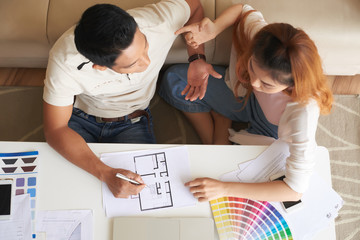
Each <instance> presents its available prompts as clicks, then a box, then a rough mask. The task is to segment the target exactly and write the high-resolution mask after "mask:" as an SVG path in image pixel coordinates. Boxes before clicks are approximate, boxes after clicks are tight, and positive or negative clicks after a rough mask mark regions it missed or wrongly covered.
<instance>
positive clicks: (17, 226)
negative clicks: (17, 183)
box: [0, 194, 32, 240]
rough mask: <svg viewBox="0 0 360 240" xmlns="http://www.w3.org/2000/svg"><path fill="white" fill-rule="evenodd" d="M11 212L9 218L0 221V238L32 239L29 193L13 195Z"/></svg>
mask: <svg viewBox="0 0 360 240" xmlns="http://www.w3.org/2000/svg"><path fill="white" fill-rule="evenodd" d="M11 212H12V214H11V218H10V219H9V220H1V221H0V239H16V240H29V239H32V232H31V216H30V195H29V194H22V195H17V196H13V199H12V205H11Z"/></svg>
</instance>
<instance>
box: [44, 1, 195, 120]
mask: <svg viewBox="0 0 360 240" xmlns="http://www.w3.org/2000/svg"><path fill="white" fill-rule="evenodd" d="M127 12H128V13H129V14H130V15H131V16H133V17H134V19H135V21H136V23H137V24H138V27H139V29H140V31H141V32H142V33H143V34H144V35H145V36H146V38H147V41H148V43H149V52H148V55H149V58H150V61H151V63H150V65H149V66H148V68H147V69H146V70H145V71H144V72H141V73H132V74H128V75H127V74H120V73H117V72H114V71H113V70H111V69H107V70H105V71H100V70H96V69H93V68H92V65H93V63H91V62H90V63H89V64H85V65H84V66H83V68H82V69H81V70H78V69H77V67H78V66H79V65H80V64H81V63H83V62H87V61H89V60H88V59H87V58H85V57H84V56H83V55H81V54H80V53H79V52H78V51H77V49H76V46H75V42H74V29H75V26H73V27H71V28H70V29H69V30H68V31H66V32H65V33H64V34H63V35H62V36H61V37H60V38H59V39H58V41H57V42H56V43H55V45H54V46H53V48H52V49H51V51H50V56H49V62H48V67H47V71H46V79H45V87H44V94H43V99H44V101H45V102H47V103H49V104H51V105H55V106H68V105H71V104H73V103H74V96H76V101H75V104H74V106H75V107H77V108H80V109H81V110H83V111H84V112H86V113H88V114H90V115H95V116H99V117H108V118H111V117H120V116H124V115H127V114H129V113H132V112H134V111H135V110H138V109H145V108H146V107H148V105H149V103H150V100H151V99H152V97H153V96H154V93H155V88H156V81H157V78H158V74H159V71H160V69H161V67H162V66H163V64H164V62H165V59H166V56H167V54H168V52H169V50H170V47H171V46H172V44H173V42H174V40H175V38H176V36H175V35H174V32H175V31H176V30H177V29H179V28H181V27H182V26H183V25H184V24H185V23H186V22H187V21H188V19H189V17H190V7H189V5H188V4H187V3H186V1H185V0H164V1H161V2H159V3H156V4H150V5H147V6H145V7H141V8H135V9H131V10H128V11H127Z"/></svg>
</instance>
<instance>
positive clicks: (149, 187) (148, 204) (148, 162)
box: [132, 152, 173, 211]
mask: <svg viewBox="0 0 360 240" xmlns="http://www.w3.org/2000/svg"><path fill="white" fill-rule="evenodd" d="M134 164H135V172H136V173H137V174H139V175H140V176H141V178H142V179H143V180H144V182H145V183H146V187H145V188H144V189H143V190H142V191H141V192H140V194H139V195H136V196H132V198H138V199H139V204H140V210H141V211H147V210H153V209H158V208H167V207H172V206H173V199H172V193H171V186H170V185H171V184H170V180H169V171H168V166H167V162H166V155H165V152H160V153H153V154H147V155H141V156H134Z"/></svg>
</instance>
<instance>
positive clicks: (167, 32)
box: [43, 0, 219, 198]
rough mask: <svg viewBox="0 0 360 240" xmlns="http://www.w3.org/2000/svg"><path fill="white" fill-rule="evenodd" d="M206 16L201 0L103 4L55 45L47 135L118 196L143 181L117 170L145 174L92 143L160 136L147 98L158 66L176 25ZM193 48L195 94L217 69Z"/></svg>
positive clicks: (46, 103) (134, 191)
mask: <svg viewBox="0 0 360 240" xmlns="http://www.w3.org/2000/svg"><path fill="white" fill-rule="evenodd" d="M202 18H203V10H202V6H201V4H200V2H199V0H186V1H185V0H164V1H162V2H159V3H157V4H152V5H148V6H145V7H143V8H136V9H132V10H129V11H128V12H125V11H124V10H122V9H120V8H118V7H116V6H114V5H110V4H98V5H95V6H92V7H90V8H89V9H87V10H86V11H85V12H84V14H83V15H82V17H81V19H80V21H79V23H78V24H77V26H76V27H72V28H70V29H69V30H68V31H67V32H65V33H64V34H63V36H62V37H61V38H60V39H59V40H58V41H57V42H56V43H55V45H54V47H53V48H52V50H51V52H50V56H49V63H48V68H47V74H46V79H45V87H44V96H43V99H44V107H43V109H44V132H45V137H46V140H47V142H48V143H49V145H50V146H52V147H53V148H54V149H55V150H56V151H58V152H59V153H60V154H61V155H62V156H63V157H64V158H66V159H67V160H69V161H70V162H72V163H74V164H75V165H77V166H78V167H80V168H82V169H84V170H86V171H87V172H89V173H90V174H92V175H94V176H95V177H97V178H98V179H99V180H101V181H103V182H105V183H106V184H107V185H108V187H109V189H110V190H111V191H112V193H113V194H114V196H115V197H121V198H127V197H128V196H129V195H134V194H138V193H139V192H140V191H141V190H142V189H143V188H144V186H145V185H144V184H140V185H134V184H131V183H129V182H128V181H125V180H122V179H119V178H117V177H116V173H121V174H123V175H125V176H127V177H128V178H130V179H133V180H135V181H138V182H140V183H143V181H142V179H141V177H140V176H139V175H137V174H135V173H133V172H130V171H127V170H124V169H114V168H111V167H109V166H107V165H105V164H104V163H103V162H101V160H100V159H99V158H98V157H97V156H96V155H95V154H94V153H93V152H92V151H91V150H90V148H89V147H88V145H87V144H86V142H108V143H109V142H122V143H155V138H154V136H153V129H152V120H151V113H150V111H149V109H148V105H149V102H150V100H151V98H152V97H153V95H154V92H155V87H156V80H157V77H158V74H159V71H160V69H161V67H162V65H163V63H164V61H165V58H166V55H167V53H168V51H169V49H170V47H171V45H172V43H173V41H174V39H175V37H176V36H175V35H174V32H175V31H176V30H177V29H179V28H180V27H182V26H183V25H184V24H191V23H193V22H197V21H200V20H201V19H202ZM188 53H189V56H190V58H191V60H194V61H192V62H191V65H190V66H191V67H190V70H189V92H190V93H192V94H194V93H198V92H199V91H202V90H201V89H204V88H205V89H206V85H204V84H202V85H199V84H198V82H202V81H198V79H207V77H208V76H209V74H212V75H215V76H218V75H219V74H217V73H216V72H215V71H214V70H213V68H212V67H211V65H210V64H207V63H206V62H205V61H204V59H202V55H198V54H203V53H204V49H203V47H200V48H197V49H191V48H190V47H189V48H188ZM205 82H206V81H205ZM74 99H75V100H74Z"/></svg>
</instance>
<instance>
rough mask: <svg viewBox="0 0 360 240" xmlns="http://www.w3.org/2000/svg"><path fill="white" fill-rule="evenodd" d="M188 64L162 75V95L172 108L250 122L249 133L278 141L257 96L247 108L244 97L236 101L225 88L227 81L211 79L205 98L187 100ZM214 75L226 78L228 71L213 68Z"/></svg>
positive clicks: (173, 67) (250, 100)
mask: <svg viewBox="0 0 360 240" xmlns="http://www.w3.org/2000/svg"><path fill="white" fill-rule="evenodd" d="M188 66H189V65H188V64H176V65H173V66H171V67H169V68H168V69H167V70H166V72H165V73H164V75H163V78H162V80H161V86H160V90H159V95H160V96H161V97H162V98H163V99H164V100H165V101H166V102H168V103H169V104H170V105H172V106H174V107H175V108H177V109H179V110H180V111H183V112H192V113H196V112H210V111H211V110H213V111H215V112H217V113H219V114H221V115H223V116H225V117H227V118H229V119H231V120H232V121H235V122H248V123H250V127H249V128H248V129H247V131H248V132H249V133H253V134H259V135H264V136H268V137H273V138H276V139H277V138H278V134H277V131H278V126H276V125H273V124H271V123H270V122H269V121H268V120H267V119H266V117H265V115H264V113H263V111H262V109H261V107H260V104H259V103H258V101H257V99H256V97H255V94H254V93H252V94H251V95H250V97H249V99H248V102H247V104H246V106H245V107H244V101H241V100H242V97H239V98H236V97H235V96H234V94H233V92H232V91H231V90H230V89H229V87H228V86H227V85H226V83H225V81H224V78H221V79H217V78H214V77H212V76H209V81H208V86H207V90H206V94H205V97H204V98H203V99H202V100H199V99H198V100H195V101H193V102H190V101H188V100H185V96H182V95H181V91H182V90H183V89H184V88H185V86H186V85H187V70H188ZM213 67H214V69H215V71H216V72H218V73H220V74H221V75H222V76H223V77H224V76H225V70H226V69H225V67H222V66H213Z"/></svg>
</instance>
